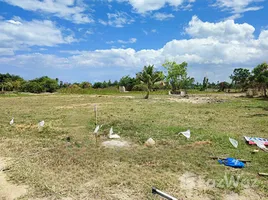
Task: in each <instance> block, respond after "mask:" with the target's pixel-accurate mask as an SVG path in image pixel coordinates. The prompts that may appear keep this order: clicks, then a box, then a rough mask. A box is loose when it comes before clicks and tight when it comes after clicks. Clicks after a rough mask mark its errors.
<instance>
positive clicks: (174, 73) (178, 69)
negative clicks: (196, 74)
mask: <svg viewBox="0 0 268 200" xmlns="http://www.w3.org/2000/svg"><path fill="white" fill-rule="evenodd" d="M187 66H188V64H187V63H186V62H183V63H181V64H177V63H176V62H170V61H167V62H166V63H164V64H163V67H164V68H165V69H166V70H167V77H166V79H167V81H168V82H169V83H170V85H171V88H172V93H176V92H177V91H178V90H181V89H186V88H187V86H189V85H191V84H192V83H193V82H194V79H193V78H190V77H187Z"/></svg>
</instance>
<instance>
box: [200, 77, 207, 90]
mask: <svg viewBox="0 0 268 200" xmlns="http://www.w3.org/2000/svg"><path fill="white" fill-rule="evenodd" d="M207 88H208V78H207V77H204V79H203V85H202V88H201V91H205V90H206V89H207Z"/></svg>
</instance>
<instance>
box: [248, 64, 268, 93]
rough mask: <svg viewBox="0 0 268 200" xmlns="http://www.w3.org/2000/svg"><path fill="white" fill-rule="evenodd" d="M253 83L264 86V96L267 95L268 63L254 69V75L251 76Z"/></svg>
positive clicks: (259, 86)
mask: <svg viewBox="0 0 268 200" xmlns="http://www.w3.org/2000/svg"><path fill="white" fill-rule="evenodd" d="M250 80H251V85H252V86H255V87H258V88H262V89H263V93H264V96H265V97H266V96H267V92H266V90H267V87H268V64H267V63H262V64H260V65H258V66H257V67H255V68H254V69H253V70H252V76H251V77H250Z"/></svg>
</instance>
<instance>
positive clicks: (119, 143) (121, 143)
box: [102, 140, 130, 148]
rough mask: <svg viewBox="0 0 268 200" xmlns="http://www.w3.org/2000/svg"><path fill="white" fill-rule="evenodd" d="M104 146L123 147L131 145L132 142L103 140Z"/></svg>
mask: <svg viewBox="0 0 268 200" xmlns="http://www.w3.org/2000/svg"><path fill="white" fill-rule="evenodd" d="M102 146H104V147H107V148H122V147H129V146H130V144H129V143H128V142H127V141H119V140H110V141H105V142H103V143H102Z"/></svg>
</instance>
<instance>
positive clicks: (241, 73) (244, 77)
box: [230, 68, 250, 91]
mask: <svg viewBox="0 0 268 200" xmlns="http://www.w3.org/2000/svg"><path fill="white" fill-rule="evenodd" d="M249 77H250V72H249V70H248V69H243V68H237V69H234V71H233V74H232V75H231V76H230V79H232V83H233V84H234V85H235V86H236V87H238V88H241V89H242V91H245V89H246V88H247V86H248V83H249Z"/></svg>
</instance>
